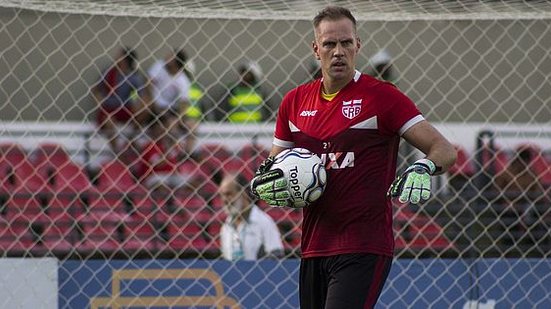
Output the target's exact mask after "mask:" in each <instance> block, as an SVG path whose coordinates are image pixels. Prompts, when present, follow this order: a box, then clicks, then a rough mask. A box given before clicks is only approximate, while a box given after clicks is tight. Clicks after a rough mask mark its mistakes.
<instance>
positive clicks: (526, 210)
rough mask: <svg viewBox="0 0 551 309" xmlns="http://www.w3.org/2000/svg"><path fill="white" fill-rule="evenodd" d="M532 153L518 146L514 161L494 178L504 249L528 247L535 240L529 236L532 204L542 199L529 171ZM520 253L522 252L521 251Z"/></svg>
mask: <svg viewBox="0 0 551 309" xmlns="http://www.w3.org/2000/svg"><path fill="white" fill-rule="evenodd" d="M534 156H535V153H533V152H532V151H531V149H530V147H527V146H520V147H519V148H517V149H516V152H515V154H514V157H513V158H512V160H511V161H510V162H509V164H508V165H507V166H506V167H505V169H504V170H502V171H501V172H499V173H498V174H497V175H496V177H495V178H494V186H495V189H496V191H497V192H496V193H497V195H498V196H497V199H496V205H497V206H498V207H500V208H501V209H502V212H501V213H500V219H501V222H502V224H503V226H504V229H505V230H504V233H503V235H502V237H501V239H502V240H503V243H504V245H505V246H506V247H508V248H510V246H513V245H521V246H523V245H524V246H526V248H528V247H532V246H533V245H534V243H537V240H535V239H532V237H531V236H530V233H531V232H532V231H534V232H536V231H535V229H536V227H533V226H532V224H533V223H535V222H536V218H533V217H532V216H533V215H534V211H535V209H534V207H533V206H534V204H535V203H537V202H542V201H544V200H545V199H546V196H545V194H544V191H545V190H544V188H543V186H542V184H541V182H540V179H539V178H538V176H537V175H536V173H535V172H534V170H533V168H532V163H533V161H534ZM521 250H522V249H521Z"/></svg>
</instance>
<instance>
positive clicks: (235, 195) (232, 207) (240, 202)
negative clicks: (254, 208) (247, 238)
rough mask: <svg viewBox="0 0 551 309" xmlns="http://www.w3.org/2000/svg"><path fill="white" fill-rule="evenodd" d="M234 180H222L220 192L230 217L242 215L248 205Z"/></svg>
mask: <svg viewBox="0 0 551 309" xmlns="http://www.w3.org/2000/svg"><path fill="white" fill-rule="evenodd" d="M232 180H233V179H231V178H225V179H224V180H222V183H221V184H220V188H219V189H218V192H219V194H220V197H221V198H222V201H223V202H224V207H225V210H226V212H227V213H228V214H229V215H230V216H232V217H235V216H237V215H239V214H241V213H242V212H243V211H244V210H245V208H246V206H247V205H246V201H245V197H244V193H243V192H242V191H240V190H239V187H238V186H237V185H236V183H235V182H234V181H232Z"/></svg>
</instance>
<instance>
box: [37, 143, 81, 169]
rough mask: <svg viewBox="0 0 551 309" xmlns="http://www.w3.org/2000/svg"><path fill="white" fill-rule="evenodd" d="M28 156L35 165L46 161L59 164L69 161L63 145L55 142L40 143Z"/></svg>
mask: <svg viewBox="0 0 551 309" xmlns="http://www.w3.org/2000/svg"><path fill="white" fill-rule="evenodd" d="M29 156H30V159H31V161H32V162H33V164H34V165H35V166H40V165H43V164H46V163H49V164H52V165H55V166H61V165H63V164H65V163H66V162H69V161H71V158H70V157H69V154H68V153H67V151H66V150H65V147H64V146H63V145H61V144H56V143H41V144H39V145H38V146H37V147H36V148H35V149H34V150H33V151H32V152H31V153H30V154H29Z"/></svg>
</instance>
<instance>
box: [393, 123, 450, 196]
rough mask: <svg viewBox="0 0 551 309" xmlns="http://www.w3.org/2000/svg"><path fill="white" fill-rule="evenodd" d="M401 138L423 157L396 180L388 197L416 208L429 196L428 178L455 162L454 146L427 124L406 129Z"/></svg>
mask: <svg viewBox="0 0 551 309" xmlns="http://www.w3.org/2000/svg"><path fill="white" fill-rule="evenodd" d="M402 137H403V138H404V139H405V140H406V141H407V142H408V143H410V144H411V145H413V146H414V147H416V148H417V149H419V150H420V151H421V152H423V153H424V154H425V155H426V157H425V158H423V159H420V160H417V161H415V163H413V165H411V166H410V167H408V168H407V169H406V170H405V172H404V173H403V174H402V175H400V176H398V177H397V178H396V180H394V182H393V183H392V185H391V186H390V188H389V190H388V193H387V194H388V196H390V197H398V200H399V201H400V202H401V203H406V202H411V203H413V204H417V203H419V202H421V201H422V200H427V199H428V198H429V197H430V194H431V180H430V176H432V175H437V174H441V173H443V172H446V171H447V170H448V169H449V168H450V166H452V165H453V164H454V162H455V160H456V158H457V151H456V150H455V148H454V147H453V145H452V144H451V143H450V142H449V141H448V140H447V139H446V138H445V137H444V136H443V135H442V134H440V132H438V130H436V129H435V128H434V127H433V126H432V125H431V124H430V123H428V122H427V121H425V120H423V121H421V122H419V123H417V124H415V125H413V126H412V127H411V128H409V129H408V130H407V131H406V132H405V133H404V134H403V135H402Z"/></svg>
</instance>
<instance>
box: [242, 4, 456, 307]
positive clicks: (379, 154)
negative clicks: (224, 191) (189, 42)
mask: <svg viewBox="0 0 551 309" xmlns="http://www.w3.org/2000/svg"><path fill="white" fill-rule="evenodd" d="M313 24H314V33H315V37H314V41H313V43H312V48H313V52H314V55H315V57H316V58H317V59H318V60H319V61H320V65H321V70H322V78H321V79H317V80H314V81H312V82H310V83H307V84H304V85H301V86H299V87H297V88H295V89H293V90H291V91H290V92H289V93H287V94H286V95H285V97H284V98H283V101H282V103H281V105H280V108H279V113H278V116H277V120H276V128H275V133H274V141H273V147H272V150H271V153H270V156H271V157H270V158H268V159H267V160H266V161H265V162H264V163H263V164H262V166H261V167H260V168H259V170H258V171H257V175H256V176H255V178H253V180H252V182H251V189H252V191H253V193H255V195H257V196H259V197H260V198H261V199H263V200H265V201H266V202H267V203H268V204H270V205H273V206H285V205H287V203H288V197H289V196H290V194H289V192H288V190H287V181H286V179H285V178H284V177H282V172H281V171H280V170H278V169H276V170H273V171H269V168H270V166H271V165H272V162H273V158H272V157H273V156H275V155H276V154H278V153H279V152H281V151H282V150H284V149H286V148H290V147H304V148H307V149H309V150H311V151H313V152H314V153H316V154H318V155H322V154H325V155H324V156H322V157H326V158H327V160H326V162H325V166H326V169H327V177H328V179H327V187H326V189H325V192H324V194H323V195H322V197H321V198H320V199H319V200H318V201H316V202H315V203H314V204H312V205H310V206H309V207H308V208H305V209H304V212H303V226H302V244H301V249H302V261H301V266H300V267H301V269H300V304H301V308H302V309H306V308H316V309H318V308H372V307H373V306H374V305H375V303H376V301H377V299H378V297H379V294H380V292H381V290H382V288H383V285H384V282H385V280H386V278H387V276H388V273H389V270H390V264H391V260H392V255H393V249H394V238H393V231H392V207H391V206H392V205H391V200H390V196H399V199H400V201H401V202H412V203H418V202H420V201H421V199H428V197H429V194H430V175H434V174H437V173H441V172H443V171H445V170H447V168H448V167H449V166H450V165H452V164H453V162H454V161H455V156H456V155H455V150H454V148H453V146H452V145H451V144H450V143H449V142H448V141H447V140H446V139H445V138H444V137H443V136H442V135H441V134H440V133H439V132H438V131H437V130H436V129H434V128H433V127H432V126H431V125H430V124H429V123H428V122H427V121H426V120H425V119H424V118H423V116H422V115H421V113H420V112H419V110H418V109H417V107H416V106H415V104H414V103H413V102H412V101H411V100H410V99H408V98H407V97H406V96H405V95H404V94H402V93H401V92H400V91H399V90H398V89H397V88H396V87H394V86H393V85H392V84H390V83H387V82H384V81H379V80H376V79H374V78H372V77H370V76H368V75H365V74H361V73H360V72H358V71H356V70H355V60H356V57H357V55H358V52H359V50H360V46H361V44H360V39H359V38H358V36H357V33H356V20H355V18H354V17H353V15H352V14H351V13H350V11H349V10H347V9H345V8H342V7H327V8H325V9H324V10H322V11H321V12H319V13H318V15H317V16H316V17H315V18H314V20H313ZM304 111H309V113H307V115H308V116H304V115H306V113H303V112H304ZM400 137H403V138H404V139H405V140H406V141H408V142H409V143H410V144H412V145H413V146H415V147H416V148H418V149H419V150H421V151H422V152H423V153H424V154H425V155H426V157H425V158H424V159H421V160H418V161H416V162H415V164H413V165H412V166H411V167H410V168H408V169H407V171H406V172H405V173H404V174H403V175H402V176H400V177H398V178H397V179H396V181H395V182H393V179H394V177H395V173H396V161H397V152H398V144H399V141H400ZM345 159H346V160H345ZM391 184H392V186H391ZM389 187H390V190H389ZM387 192H388V193H389V194H388V195H387ZM389 195H390V196H389Z"/></svg>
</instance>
